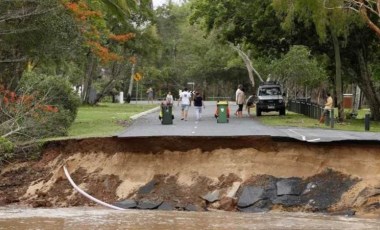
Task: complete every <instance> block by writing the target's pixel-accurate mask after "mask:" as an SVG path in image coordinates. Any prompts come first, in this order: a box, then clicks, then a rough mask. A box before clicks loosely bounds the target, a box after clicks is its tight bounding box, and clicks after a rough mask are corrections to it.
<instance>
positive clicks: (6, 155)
mask: <svg viewBox="0 0 380 230" xmlns="http://www.w3.org/2000/svg"><path fill="white" fill-rule="evenodd" d="M13 150H14V145H13V143H12V142H11V141H10V140H8V139H6V138H5V137H0V164H1V163H2V162H3V161H4V160H7V159H11V158H12V157H13Z"/></svg>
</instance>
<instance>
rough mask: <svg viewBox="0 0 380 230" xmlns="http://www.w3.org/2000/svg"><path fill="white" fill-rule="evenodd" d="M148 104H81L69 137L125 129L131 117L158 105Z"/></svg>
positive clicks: (102, 133) (99, 135)
mask: <svg viewBox="0 0 380 230" xmlns="http://www.w3.org/2000/svg"><path fill="white" fill-rule="evenodd" d="M157 106H158V105H151V104H150V105H148V104H133V103H131V104H112V103H100V104H99V105H97V106H81V107H79V110H78V115H77V118H76V119H75V121H74V123H73V125H72V126H71V127H70V129H69V136H68V137H103V136H112V135H115V134H117V133H118V132H120V131H122V130H123V129H125V127H126V126H127V124H128V122H129V121H130V117H131V116H133V115H135V114H138V113H141V112H144V111H146V110H149V109H152V108H154V107H157Z"/></svg>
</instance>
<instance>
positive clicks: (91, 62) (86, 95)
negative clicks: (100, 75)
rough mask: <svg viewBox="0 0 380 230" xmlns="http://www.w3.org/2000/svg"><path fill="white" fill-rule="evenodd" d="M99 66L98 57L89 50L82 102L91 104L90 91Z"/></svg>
mask: <svg viewBox="0 0 380 230" xmlns="http://www.w3.org/2000/svg"><path fill="white" fill-rule="evenodd" d="M96 68H97V60H96V57H95V56H94V55H93V54H92V53H91V52H89V54H88V55H87V66H86V75H85V76H84V81H83V90H82V96H81V98H82V102H83V103H85V104H90V103H89V102H90V101H89V99H90V91H91V88H92V80H93V78H94V73H95V70H96Z"/></svg>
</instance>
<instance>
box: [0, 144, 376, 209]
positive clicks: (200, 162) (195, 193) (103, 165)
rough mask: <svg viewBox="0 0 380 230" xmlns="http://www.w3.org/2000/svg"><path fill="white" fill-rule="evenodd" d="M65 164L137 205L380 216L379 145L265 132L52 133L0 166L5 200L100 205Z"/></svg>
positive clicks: (112, 197) (100, 191)
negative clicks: (35, 155)
mask: <svg viewBox="0 0 380 230" xmlns="http://www.w3.org/2000/svg"><path fill="white" fill-rule="evenodd" d="M63 165H66V166H67V168H68V170H69V172H70V173H71V176H72V178H73V180H74V181H75V182H76V183H77V184H78V185H79V186H80V187H81V188H82V189H83V190H85V191H86V192H88V193H89V194H91V195H92V196H94V197H96V198H98V199H100V200H103V201H105V202H108V203H111V204H116V205H120V206H123V205H124V204H125V203H123V202H120V201H126V202H127V203H128V205H129V206H128V207H132V208H159V209H173V210H210V209H221V210H229V211H243V212H258V211H268V210H285V211H312V212H316V211H320V212H333V213H337V212H338V213H339V212H340V213H351V214H352V213H355V212H356V213H358V214H371V215H375V216H380V144H374V143H372V144H369V143H367V144H360V143H356V144H355V143H318V144H311V143H301V142H294V141H293V142H290V141H280V140H277V141H276V140H272V139H270V138H259V137H236V138H220V137H209V138H207V137H155V138H125V139H117V138H94V139H84V140H68V141H58V142H51V143H49V144H47V145H46V146H45V150H44V153H43V155H42V158H41V159H40V160H38V161H35V162H24V163H14V164H10V165H7V166H5V167H4V168H2V169H1V172H0V205H5V204H9V203H18V202H19V203H23V204H30V205H32V206H34V207H39V206H48V207H50V206H53V207H65V206H80V205H94V203H93V202H91V201H89V200H88V199H87V198H85V197H83V196H82V195H81V194H79V193H78V192H76V191H75V190H73V188H72V187H71V185H70V184H69V182H68V180H67V179H66V177H65V175H64V172H63V169H62V166H63ZM131 202H132V203H133V204H132V205H131Z"/></svg>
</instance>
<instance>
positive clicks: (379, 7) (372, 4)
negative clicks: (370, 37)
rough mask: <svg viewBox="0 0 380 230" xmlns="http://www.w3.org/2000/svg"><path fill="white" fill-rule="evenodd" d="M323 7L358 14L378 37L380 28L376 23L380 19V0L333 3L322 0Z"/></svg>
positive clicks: (342, 0) (343, 0)
mask: <svg viewBox="0 0 380 230" xmlns="http://www.w3.org/2000/svg"><path fill="white" fill-rule="evenodd" d="M324 5H325V7H326V8H327V9H349V10H352V11H354V12H357V13H359V14H360V16H361V17H362V18H363V19H364V20H365V22H366V23H367V25H368V27H369V28H370V29H371V30H372V31H373V32H375V33H376V34H377V36H378V37H380V27H379V25H378V23H376V21H378V20H379V18H380V0H341V1H338V2H336V1H334V2H333V3H331V1H329V0H324ZM372 18H374V19H372Z"/></svg>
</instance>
